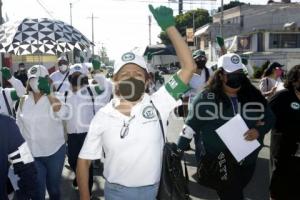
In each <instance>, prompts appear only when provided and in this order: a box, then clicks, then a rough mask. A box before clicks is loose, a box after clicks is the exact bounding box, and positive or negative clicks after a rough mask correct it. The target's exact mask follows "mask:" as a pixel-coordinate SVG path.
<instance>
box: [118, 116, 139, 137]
mask: <svg viewBox="0 0 300 200" xmlns="http://www.w3.org/2000/svg"><path fill="white" fill-rule="evenodd" d="M134 118H135V115H134V116H132V117H131V118H130V119H129V120H128V122H125V121H123V126H122V129H121V131H120V138H121V139H124V138H125V137H126V136H127V135H128V132H129V125H130V122H131V121H132V120H133V119H134Z"/></svg>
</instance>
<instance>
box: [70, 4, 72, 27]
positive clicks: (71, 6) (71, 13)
mask: <svg viewBox="0 0 300 200" xmlns="http://www.w3.org/2000/svg"><path fill="white" fill-rule="evenodd" d="M72 6H73V4H72V3H70V24H71V26H72V25H73V24H72Z"/></svg>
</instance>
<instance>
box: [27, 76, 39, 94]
mask: <svg viewBox="0 0 300 200" xmlns="http://www.w3.org/2000/svg"><path fill="white" fill-rule="evenodd" d="M29 85H30V87H31V89H32V90H33V92H34V93H40V90H39V88H38V85H39V83H38V78H32V79H30V80H29Z"/></svg>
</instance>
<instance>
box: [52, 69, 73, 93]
mask: <svg viewBox="0 0 300 200" xmlns="http://www.w3.org/2000/svg"><path fill="white" fill-rule="evenodd" d="M67 73H68V72H66V73H64V74H62V73H61V72H60V71H59V70H57V71H55V72H53V73H52V74H51V75H50V78H51V80H52V81H53V85H54V86H55V88H56V89H58V87H59V85H60V84H61V83H62V81H63V80H64V78H65V76H66V75H67ZM69 89H70V82H69V79H68V77H67V78H66V79H65V80H64V82H63V84H62V86H61V88H60V90H59V91H58V92H60V93H64V92H65V91H67V90H69Z"/></svg>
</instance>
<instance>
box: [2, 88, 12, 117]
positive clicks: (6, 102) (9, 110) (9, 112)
mask: <svg viewBox="0 0 300 200" xmlns="http://www.w3.org/2000/svg"><path fill="white" fill-rule="evenodd" d="M2 95H3V98H4V101H5V105H6V108H7V111H8V114H9V115H10V116H13V113H12V111H11V108H10V106H9V103H8V100H7V96H6V93H5V90H4V89H3V90H2Z"/></svg>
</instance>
